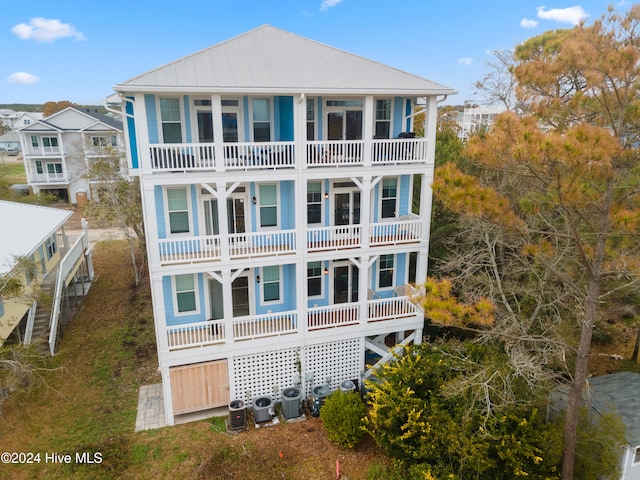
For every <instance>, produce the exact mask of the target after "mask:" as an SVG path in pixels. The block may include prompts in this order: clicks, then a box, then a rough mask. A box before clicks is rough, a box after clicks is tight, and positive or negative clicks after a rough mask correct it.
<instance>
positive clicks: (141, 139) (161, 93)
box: [114, 25, 455, 425]
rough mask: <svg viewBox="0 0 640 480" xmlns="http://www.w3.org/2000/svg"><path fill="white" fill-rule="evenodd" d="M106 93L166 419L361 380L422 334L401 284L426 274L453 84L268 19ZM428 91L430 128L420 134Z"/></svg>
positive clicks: (420, 317) (419, 313)
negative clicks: (418, 121)
mask: <svg viewBox="0 0 640 480" xmlns="http://www.w3.org/2000/svg"><path fill="white" fill-rule="evenodd" d="M114 89H115V90H116V91H117V92H119V93H120V94H121V97H122V102H123V107H122V108H123V114H124V116H125V118H126V120H125V125H126V135H127V138H128V150H129V151H128V154H129V162H130V164H129V169H130V172H131V174H132V175H138V176H139V177H140V182H141V188H142V193H143V205H144V220H145V228H146V235H147V236H146V241H147V248H148V260H149V270H150V279H151V284H152V291H153V295H152V298H153V308H154V315H155V324H156V335H157V343H158V358H159V363H160V370H161V373H162V380H163V392H164V402H165V412H166V421H167V423H168V424H169V425H172V424H174V422H175V421H176V420H177V419H178V418H179V417H178V416H179V415H181V414H185V413H189V412H196V411H206V410H207V409H211V408H213V407H218V406H227V405H228V403H229V402H230V401H231V400H234V399H242V400H244V401H246V402H247V405H251V402H252V399H253V398H255V397H256V396H259V395H269V396H271V397H272V399H273V400H274V401H277V400H279V397H280V389H282V388H286V387H289V386H292V385H294V384H300V385H301V386H302V387H303V388H304V389H305V392H306V393H309V390H310V389H311V388H312V386H313V385H316V384H325V383H328V384H329V385H330V387H331V388H332V389H336V388H337V387H338V386H339V384H340V382H342V381H345V380H355V381H356V382H361V380H362V378H363V377H368V376H370V375H371V368H369V366H368V365H367V363H369V362H375V361H376V360H380V361H387V360H388V359H389V358H391V356H392V352H390V351H389V345H395V344H397V343H402V344H408V343H410V342H414V343H420V342H421V340H422V329H423V321H424V318H423V317H424V315H423V312H422V311H421V310H420V309H419V308H418V306H416V305H415V304H414V303H413V302H412V301H411V300H412V299H411V293H412V289H411V288H410V287H408V286H407V284H409V283H414V282H415V283H419V284H421V283H422V282H424V281H425V279H426V275H427V252H428V247H429V220H430V215H431V190H430V185H431V182H432V179H433V169H434V148H435V133H436V119H437V100H438V99H441V98H442V97H443V96H446V95H449V94H454V93H455V92H454V91H453V90H452V89H450V88H448V87H445V86H442V85H439V84H437V83H434V82H432V81H430V80H426V79H424V78H421V77H418V76H416V75H413V74H409V73H405V72H402V71H400V70H397V69H395V68H392V67H389V66H386V65H383V64H380V63H377V62H374V61H371V60H368V59H365V58H362V57H358V56H356V55H353V54H350V53H347V52H345V51H342V50H338V49H336V48H332V47H329V46H327V45H324V44H321V43H317V42H315V41H312V40H309V39H306V38H303V37H300V36H297V35H294V34H292V33H289V32H286V31H282V30H279V29H277V28H274V27H271V26H268V25H267V26H262V27H260V28H257V29H255V30H252V31H249V32H247V33H245V34H243V35H240V36H237V37H235V38H232V39H230V40H228V41H225V42H223V43H220V44H217V45H214V46H212V47H210V48H207V49H205V50H202V51H200V52H197V53H194V54H192V55H189V56H187V57H185V58H182V59H180V60H177V61H175V62H173V63H169V64H167V65H164V66H161V67H158V68H156V69H154V70H151V71H149V72H147V73H143V74H141V75H139V76H137V77H135V78H133V79H131V80H128V81H126V82H123V83H120V84H118V85H116V86H115V87H114ZM418 99H425V103H424V105H425V107H424V108H425V110H426V115H425V119H426V120H425V132H427V133H426V138H413V137H414V135H412V134H411V133H410V132H412V131H413V129H414V125H413V118H414V113H415V106H416V103H417V101H418ZM417 179H421V183H420V188H419V189H418V190H419V198H418V199H417V202H416V203H415V204H413V203H412V200H413V194H412V192H413V190H414V185H417ZM365 359H367V361H365Z"/></svg>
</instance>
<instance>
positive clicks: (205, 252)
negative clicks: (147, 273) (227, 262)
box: [158, 235, 220, 265]
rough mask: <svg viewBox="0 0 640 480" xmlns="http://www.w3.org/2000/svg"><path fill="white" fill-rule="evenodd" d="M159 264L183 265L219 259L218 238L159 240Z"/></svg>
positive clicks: (211, 236) (204, 236) (207, 236)
mask: <svg viewBox="0 0 640 480" xmlns="http://www.w3.org/2000/svg"><path fill="white" fill-rule="evenodd" d="M158 253H159V254H160V263H162V264H163V265H169V264H172V263H185V262H192V261H201V262H202V261H211V260H219V259H220V237H219V236H217V235H203V236H201V237H188V238H161V239H159V240H158Z"/></svg>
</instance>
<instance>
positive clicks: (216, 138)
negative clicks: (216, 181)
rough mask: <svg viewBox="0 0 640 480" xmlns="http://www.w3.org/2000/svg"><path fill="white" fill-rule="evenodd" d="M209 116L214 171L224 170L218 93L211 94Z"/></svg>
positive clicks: (220, 106)
mask: <svg viewBox="0 0 640 480" xmlns="http://www.w3.org/2000/svg"><path fill="white" fill-rule="evenodd" d="M211 117H212V120H213V142H214V143H213V150H214V154H215V157H216V172H224V137H223V129H222V99H221V98H220V95H216V94H213V95H211ZM218 208H219V207H218ZM225 218H226V217H225Z"/></svg>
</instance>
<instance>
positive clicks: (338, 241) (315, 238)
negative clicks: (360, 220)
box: [307, 225, 362, 252]
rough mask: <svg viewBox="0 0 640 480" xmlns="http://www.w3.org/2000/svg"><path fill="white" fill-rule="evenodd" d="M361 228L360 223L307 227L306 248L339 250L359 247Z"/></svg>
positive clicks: (311, 249) (309, 249) (314, 250)
mask: <svg viewBox="0 0 640 480" xmlns="http://www.w3.org/2000/svg"><path fill="white" fill-rule="evenodd" d="M361 232H362V228H361V227H360V225H340V226H331V227H314V228H308V229H307V250H308V251H310V252H316V251H320V250H339V249H342V248H354V247H359V246H360V244H361V242H362V240H361V237H362V236H361Z"/></svg>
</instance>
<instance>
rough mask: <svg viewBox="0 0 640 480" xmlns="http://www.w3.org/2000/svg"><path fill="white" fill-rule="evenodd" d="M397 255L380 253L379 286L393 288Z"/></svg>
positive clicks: (380, 287)
mask: <svg viewBox="0 0 640 480" xmlns="http://www.w3.org/2000/svg"><path fill="white" fill-rule="evenodd" d="M394 264H395V255H380V258H379V259H378V288H379V289H384V288H393V285H394V281H393V272H394Z"/></svg>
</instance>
